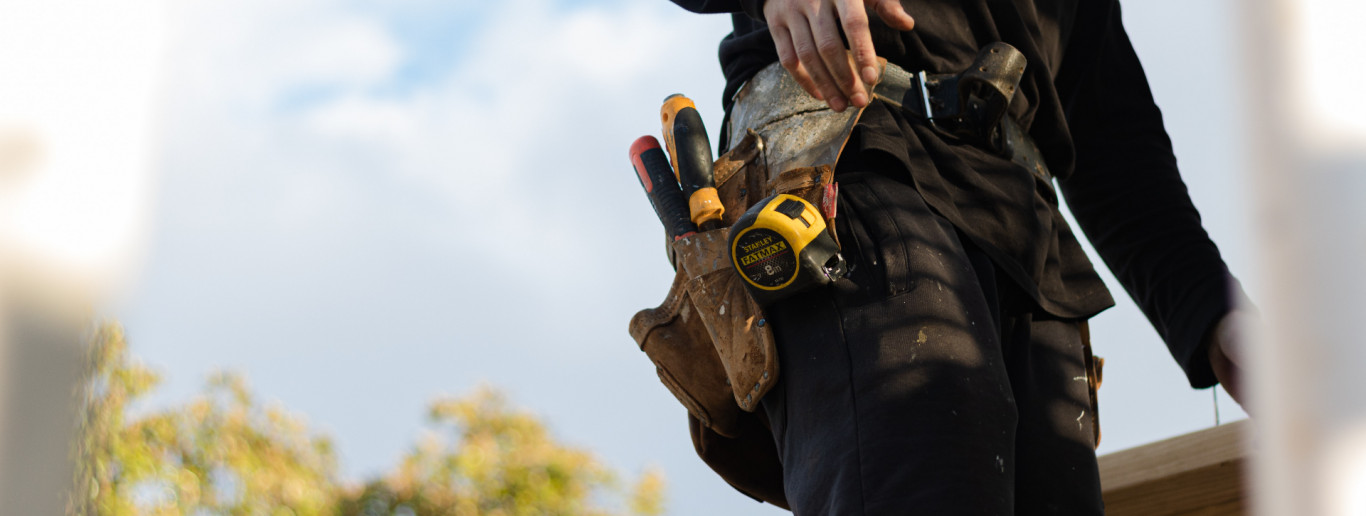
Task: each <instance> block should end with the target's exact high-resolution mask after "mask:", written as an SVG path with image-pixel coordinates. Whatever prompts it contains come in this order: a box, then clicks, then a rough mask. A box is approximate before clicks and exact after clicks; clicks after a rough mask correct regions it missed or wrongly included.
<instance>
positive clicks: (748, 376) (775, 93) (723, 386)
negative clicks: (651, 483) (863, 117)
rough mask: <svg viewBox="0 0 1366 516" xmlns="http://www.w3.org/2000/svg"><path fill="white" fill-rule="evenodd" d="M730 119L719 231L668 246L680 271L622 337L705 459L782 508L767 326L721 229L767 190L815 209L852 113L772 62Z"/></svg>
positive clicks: (719, 171) (773, 359)
mask: <svg viewBox="0 0 1366 516" xmlns="http://www.w3.org/2000/svg"><path fill="white" fill-rule="evenodd" d="M783 99H786V100H783ZM731 117H732V126H731V141H730V142H729V145H728V147H729V148H730V149H731V150H730V151H729V152H727V153H726V154H725V155H723V156H721V157H720V158H719V159H717V160H716V163H715V169H714V175H715V178H716V184H717V192H718V194H719V196H720V198H721V202H722V204H723V205H724V206H725V213H724V215H723V218H722V223H723V225H724V226H726V228H727V229H718V230H713V231H708V232H704V233H699V234H696V235H693V236H690V237H687V238H684V239H680V240H678V241H675V242H672V243H671V244H670V245H669V250H670V252H671V253H672V258H673V260H674V264H675V269H676V271H677V273H676V274H675V276H674V281H673V285H672V286H670V288H669V294H668V296H666V297H665V300H664V303H662V304H660V306H658V307H655V308H650V309H646V310H641V311H640V312H639V313H637V314H636V315H635V317H633V318H632V319H631V324H630V332H631V336H632V338H634V339H635V341H636V344H638V345H639V346H640V349H641V350H642V351H644V352H645V354H646V355H647V356H648V357H649V358H650V361H651V362H653V363H654V364H655V370H656V372H657V373H658V374H659V379H660V381H661V382H663V383H664V386H665V387H666V388H668V389H669V392H671V393H673V395H674V397H676V398H678V401H679V402H681V403H682V404H683V406H684V407H686V408H687V409H688V416H689V430H690V433H691V435H692V438H693V445H694V447H695V448H696V450H697V453H698V455H699V456H700V457H701V458H702V460H703V461H704V462H706V463H707V465H708V466H710V467H711V468H712V469H713V470H715V471H716V472H717V473H719V474H720V475H721V477H722V478H724V479H725V480H726V481H727V482H728V483H730V484H731V485H732V486H734V487H735V488H736V489H738V490H739V491H741V492H743V493H745V494H747V495H749V496H752V497H754V498H756V499H759V500H763V501H766V502H769V503H772V504H774V505H777V506H780V507H787V500H786V498H785V497H784V495H783V487H782V469H781V465H780V464H779V463H778V455H777V449H776V447H775V445H774V442H773V437H772V435H770V433H769V432H768V421H767V419H766V418H765V417H764V414H763V411H758V412H755V409H756V408H758V406H759V400H760V399H762V398H763V396H764V394H766V393H767V392H768V391H769V389H771V388H772V387H773V385H774V384H775V382H776V381H777V379H778V356H777V351H776V346H775V343H774V339H773V331H772V326H771V325H769V324H768V321H767V320H766V319H765V318H764V313H763V310H762V309H761V308H760V307H759V305H758V304H757V303H755V302H754V300H753V298H752V297H750V295H749V292H748V291H747V290H745V288H744V285H743V284H742V280H741V279H740V277H739V275H738V274H736V273H735V272H734V271H733V269H732V267H731V261H730V260H731V259H730V249H729V248H730V246H729V242H730V238H729V232H730V230H729V227H730V226H731V225H732V224H734V223H735V221H736V220H738V219H739V218H740V216H741V215H742V214H743V213H744V212H745V209H746V208H748V207H749V206H751V205H753V204H755V203H757V202H759V201H760V200H762V199H764V198H766V197H768V196H769V195H772V194H775V193H787V194H793V195H797V196H799V197H802V198H804V199H806V200H807V201H810V202H811V203H812V204H814V205H816V206H821V197H822V196H823V194H824V192H825V186H826V185H829V184H830V183H831V181H832V180H833V178H834V168H835V162H836V159H837V158H838V156H839V152H840V150H841V149H842V148H843V146H844V143H845V141H846V140H847V139H848V137H849V133H850V131H851V130H852V128H853V126H854V124H855V123H857V120H858V113H857V112H856V110H847V111H845V112H844V113H834V112H833V111H830V110H829V109H827V108H825V106H824V104H823V103H820V102H819V101H815V100H814V99H811V98H810V97H807V96H806V95H805V93H803V92H802V91H801V89H800V87H798V86H796V84H795V83H794V82H792V80H791V78H790V76H788V75H787V73H786V71H784V70H783V69H782V68H781V67H776V65H775V67H772V68H771V69H767V70H765V71H761V72H759V74H758V75H756V76H755V78H753V79H751V83H750V85H749V86H746V87H745V88H744V89H742V92H741V94H739V95H737V100H736V105H735V107H734V108H733V109H732V113H731ZM737 128H738V131H737ZM773 171H781V173H775V172H773ZM827 222H829V221H827ZM828 226H829V227H834V225H833V224H828Z"/></svg>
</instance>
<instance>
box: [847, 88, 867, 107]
mask: <svg viewBox="0 0 1366 516" xmlns="http://www.w3.org/2000/svg"><path fill="white" fill-rule="evenodd" d="M850 100H852V102H851V103H852V104H853V105H854V106H857V107H863V106H867V105H868V96H867V95H864V94H863V92H861V91H860V92H858V93H855V94H854V97H853V98H852V99H850Z"/></svg>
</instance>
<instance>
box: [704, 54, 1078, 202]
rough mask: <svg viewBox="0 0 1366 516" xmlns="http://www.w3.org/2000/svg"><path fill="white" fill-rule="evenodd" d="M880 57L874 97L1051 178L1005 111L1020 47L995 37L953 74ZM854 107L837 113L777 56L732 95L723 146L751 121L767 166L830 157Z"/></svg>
mask: <svg viewBox="0 0 1366 516" xmlns="http://www.w3.org/2000/svg"><path fill="white" fill-rule="evenodd" d="M883 63H884V65H883V69H882V74H881V76H880V78H879V79H878V82H877V84H876V85H874V87H873V97H874V98H875V99H878V100H881V101H883V102H885V103H887V104H889V105H891V106H894V107H896V108H898V109H900V110H901V112H902V113H903V114H905V115H906V116H908V117H912V118H915V119H918V120H922V121H925V122H926V123H927V124H929V125H930V126H932V127H934V128H935V129H936V130H938V131H940V132H942V133H945V134H948V135H950V136H953V137H955V138H960V139H965V140H968V141H972V142H973V143H975V144H977V145H979V146H982V147H983V148H986V149H988V150H991V151H993V152H995V153H996V154H998V155H1000V156H1002V157H1005V158H1008V159H1010V160H1011V161H1013V162H1015V163H1016V164H1018V165H1020V166H1022V167H1024V168H1025V169H1026V170H1029V171H1030V172H1031V173H1033V174H1035V175H1037V176H1038V177H1039V178H1041V179H1043V180H1044V181H1046V182H1047V181H1051V179H1052V174H1051V173H1050V172H1049V170H1048V165H1047V164H1045V163H1044V160H1043V154H1042V153H1041V152H1040V151H1039V147H1038V145H1037V144H1036V143H1035V142H1034V139H1033V138H1031V137H1030V136H1029V133H1028V132H1026V131H1025V130H1024V128H1023V127H1022V126H1021V125H1020V124H1019V122H1018V121H1016V120H1015V119H1014V118H1011V117H1010V116H1008V112H1007V110H1008V108H1009V106H1010V101H1011V99H1012V98H1013V97H1014V96H1015V93H1016V91H1017V90H1018V89H1019V82H1020V79H1021V78H1022V77H1023V75H1024V68H1025V58H1024V55H1023V54H1021V53H1020V51H1018V50H1016V49H1015V48H1014V47H1012V46H1010V45H1008V44H1006V43H993V44H991V45H988V46H987V47H985V48H983V49H982V50H981V51H980V52H979V53H978V55H977V59H976V61H974V62H973V64H972V66H971V67H970V68H968V69H967V70H966V71H964V72H961V73H957V74H931V73H928V72H924V71H921V72H915V73H912V72H910V71H907V70H906V69H904V68H901V67H900V66H897V65H895V64H891V63H886V62H885V61H883ZM858 111H859V110H855V109H850V110H846V111H845V112H844V113H835V112H834V111H833V110H830V109H829V107H828V106H826V105H825V103H824V102H822V101H819V100H816V99H815V98H814V97H811V96H810V95H808V94H807V93H806V91H805V90H803V89H802V88H801V86H800V85H798V84H797V82H796V81H795V80H793V79H792V77H791V74H788V73H787V70H785V69H783V67H782V66H781V64H779V63H774V64H772V65H769V66H767V67H765V68H764V69H762V70H760V71H759V72H758V73H756V74H755V75H754V77H753V78H751V79H750V80H749V81H748V82H746V83H745V85H744V86H743V87H741V88H740V91H739V93H737V94H736V95H735V99H734V103H733V104H732V107H731V113H730V126H729V127H728V129H729V130H728V131H727V134H728V135H729V141H728V142H727V143H728V147H730V146H734V145H735V144H737V143H739V141H740V140H741V139H742V138H743V137H744V136H745V134H746V131H747V130H749V129H753V130H755V131H757V132H758V133H759V134H760V135H762V136H763V137H764V140H765V141H766V142H767V144H768V147H769V148H768V152H767V154H768V157H769V159H770V161H771V163H770V168H771V169H772V170H777V171H782V170H786V167H787V166H788V165H789V164H792V165H796V164H812V163H834V161H835V160H836V159H837V158H838V156H839V153H840V152H841V151H842V150H843V143H844V142H843V141H842V138H845V137H847V132H845V133H843V134H841V133H842V131H841V130H840V129H847V128H852V125H853V124H854V123H855V121H856V120H857V117H858ZM817 113H819V114H820V115H819V116H813V115H815V114H817Z"/></svg>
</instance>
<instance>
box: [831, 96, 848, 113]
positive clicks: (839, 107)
mask: <svg viewBox="0 0 1366 516" xmlns="http://www.w3.org/2000/svg"><path fill="white" fill-rule="evenodd" d="M846 106H848V104H847V103H845V101H844V97H840V96H838V95H836V96H834V97H830V109H833V110H835V111H837V112H838V111H844V108H845V107H846Z"/></svg>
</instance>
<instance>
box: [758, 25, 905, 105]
mask: <svg viewBox="0 0 1366 516" xmlns="http://www.w3.org/2000/svg"><path fill="white" fill-rule="evenodd" d="M865 4H866V7H865ZM868 10H871V11H873V12H875V13H877V15H878V17H879V18H881V19H882V21H883V22H885V23H887V25H889V26H891V27H892V28H894V29H898V30H911V28H912V27H914V26H915V20H914V19H912V18H911V16H910V15H909V14H906V10H905V9H903V8H902V7H901V2H900V1H899V0H866V1H865V0H767V1H766V2H765V4H764V18H766V19H767V20H768V28H769V32H770V33H772V34H773V43H774V44H776V45H777V47H778V59H779V61H781V62H782V63H783V68H786V69H787V71H788V73H791V74H792V78H793V79H796V80H797V84H800V85H801V86H802V88H804V89H805V90H806V92H807V93H810V94H811V96H813V97H816V98H817V99H820V100H824V101H825V103H826V104H829V105H830V108H831V109H834V110H835V111H844V108H846V107H848V106H849V105H850V104H853V105H854V106H855V107H864V106H867V105H868V101H869V99H868V92H867V90H866V88H865V87H864V84H866V83H872V82H874V81H877V76H878V71H877V54H876V52H874V50H873V38H872V35H871V34H870V33H869V32H868V13H867V11H868ZM841 26H842V27H843V28H844V35H845V37H847V38H848V39H849V50H852V51H853V60H852V61H853V62H852V63H851V62H850V58H849V53H848V52H846V51H845V47H844V42H843V41H840V33H839V30H840V27H841Z"/></svg>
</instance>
